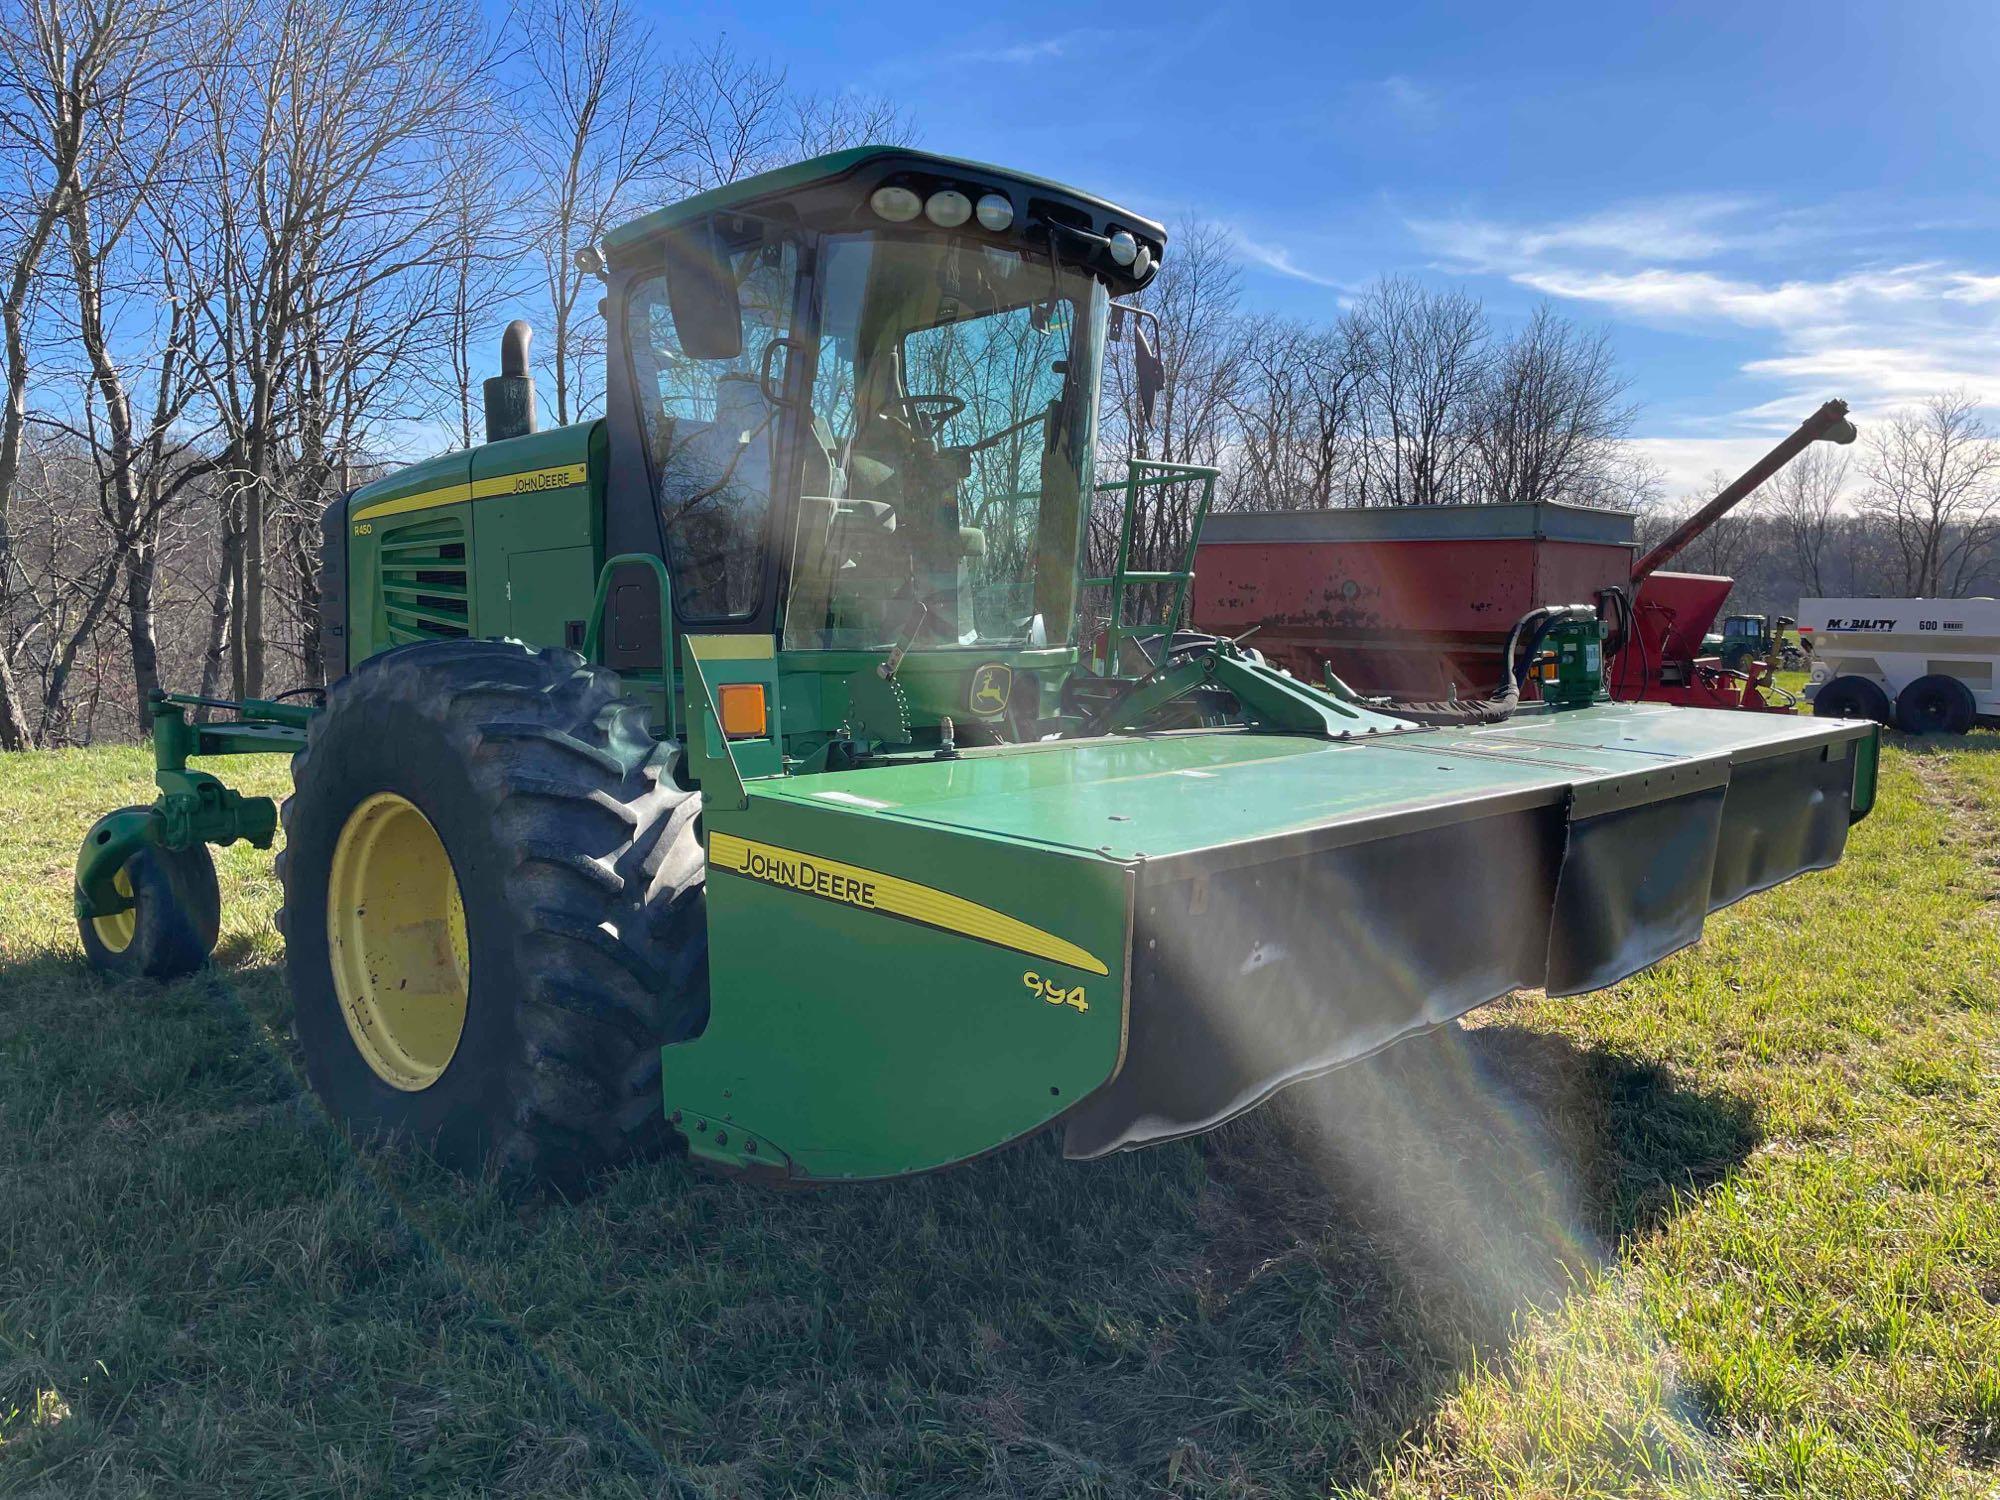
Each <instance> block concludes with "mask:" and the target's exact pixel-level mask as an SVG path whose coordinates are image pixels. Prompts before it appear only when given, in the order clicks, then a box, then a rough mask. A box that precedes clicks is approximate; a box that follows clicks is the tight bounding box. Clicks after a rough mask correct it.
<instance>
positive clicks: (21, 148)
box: [0, 0, 132, 750]
mask: <svg viewBox="0 0 2000 1500" xmlns="http://www.w3.org/2000/svg"><path fill="white" fill-rule="evenodd" d="M131 9H132V7H129V6H127V5H125V4H122V3H119V0H108V3H99V4H96V5H92V4H88V3H86V4H82V5H74V6H72V5H68V4H65V3H63V0H13V3H10V4H9V5H8V6H7V8H6V9H5V11H4V12H0V97H4V100H5V106H4V109H0V152H4V156H0V161H4V163H5V170H6V180H7V187H6V189H5V191H6V197H5V198H4V199H0V213H4V231H5V234H6V260H5V262H4V265H0V276H4V286H0V335H4V342H5V360H6V369H5V376H6V382H7V399H6V406H5V408H4V411H0V604H4V603H5V602H6V601H7V600H8V598H9V597H10V594H11V591H12V588H13V584H14V580H15V576H16V569H17V560H16V558H15V556H14V549H13V540H12V529H11V526H10V511H11V509H12V505H13V501H14V494H15V487H16V485H17V483H18V482H19V478H20V472H21V453H22V442H23V438H24V435H25V432H26V428H27V421H28V412H29V391H30V387H31V383H32V378H33V373H34V367H33V362H32V359H31V357H30V336H31V324H32V321H33V314H34V309H35V298H36V295H37V293H38V292H39V291H40V290H41V287H40V282H39V279H38V278H39V276H40V274H41V271H42V263H43V258H44V257H45V256H46V255H47V254H48V252H49V249H50V246H51V244H52V243H53V242H55V240H56V238H57V235H58V232H59V230H60V229H61V227H62V225H63V223H64V221H65V219H66V217H67V215H68V213H69V210H70V205H71V204H72V202H73V201H74V199H75V197H76V190H77V178H78V174H79V172H80V171H81V165H82V161H83V157H84V153H85V150H86V139H87V136H88V133H89V130H90V124H89V121H90V119H91V117H92V115H93V114H94V113H95V112H96V110H97V108H98V107H99V104H100V102H101V101H102V99H103V98H104V96H105V94H106V93H107V92H114V93H115V92H116V91H117V76H118V75H117V69H118V66H119V63H120V61H121V59H122V57H123V55H124V52H125V49H126V45H127V41H128V24H127V18H128V14H129V12H130V10H131ZM29 743H30V731H29V728H28V721H27V716H26V712H25V709H24V706H23V704H22V702H21V694H20V688H19V684H18V683H17V681H16V680H15V675H14V664H13V661H12V658H11V654H10V653H9V651H7V650H6V649H5V642H0V749H8V750H19V749H22V748H24V747H25V746H26V745H27V744H29Z"/></svg>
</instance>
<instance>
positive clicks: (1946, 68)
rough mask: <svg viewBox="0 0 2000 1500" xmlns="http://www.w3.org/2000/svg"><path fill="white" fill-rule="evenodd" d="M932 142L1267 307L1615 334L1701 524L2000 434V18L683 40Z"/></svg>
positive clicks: (1680, 13) (1724, 17)
mask: <svg viewBox="0 0 2000 1500" xmlns="http://www.w3.org/2000/svg"><path fill="white" fill-rule="evenodd" d="M656 19H657V22H658V24H659V25H660V27H661V29H662V31H663V32H665V33H666V34H667V36H668V37H670V38H676V39H679V38H685V39H689V40H699V39H703V38H705V37H707V36H711V35H713V34H714V33H716V32H718V31H720V32H727V33H728V35H729V36H730V38H731V39H732V40H733V41H734V42H736V43H737V44H738V45H739V46H740V47H741V48H742V49H743V50H744V51H746V52H749V53H752V54H757V55H763V56H768V57H769V58H770V60H772V61H773V62H780V63H783V64H785V65H786V66H788V67H789V69H790V71H791V74H792V77H793V79H794V80H795V82H797V83H799V84H802V85H805V86H807V87H810V88H813V89H821V90H833V89H840V88H859V89H861V90H864V91H867V92H872V93H879V94H885V95H888V96H890V97H891V98H893V99H895V100H897V101H898V102H900V103H902V104H904V105H905V106H907V107H908V108H909V109H910V110H911V111H912V112H913V113H914V114H915V116H916V119H917V123H918V127H919V130H920V132H921V138H922V141H923V143H924V144H925V145H926V146H928V147H930V148H932V149H934V150H940V151H945V152H948V153H951V154H954V155H965V156H972V157H976V158H981V159H984V160H989V161H995V162H1001V163H1005V164H1007V165H1010V166H1018V167H1021V168H1024V169H1026V170H1030V171H1035V172H1040V173H1043V174H1045V175H1048V176H1053V177H1059V178H1062V179H1065V180H1068V181H1071V182H1074V183H1076V184H1078V185H1079V186H1083V187H1088V188H1090V189H1092V190H1095V191H1100V192H1103V193H1105V194H1107V195H1108V196H1111V197H1113V198H1115V199H1118V200H1119V201H1122V202H1125V203H1128V204H1129V205H1130V206H1131V207H1132V208H1134V209H1135V210H1137V211H1140V212H1145V213H1149V214H1151V215H1153V216H1155V217H1158V218H1164V219H1171V218H1173V217H1175V216H1176V215H1179V214H1182V213H1195V214H1198V215H1200V216H1202V217H1204V218H1208V219H1212V220H1214V221H1216V222H1218V223H1220V224H1223V225H1225V226H1227V227H1228V228H1229V229H1230V230H1231V231H1232V232H1233V233H1234V234H1235V235H1236V236H1237V237H1238V239H1239V242H1240V244H1241V246H1242V248H1243V252H1244V260H1245V277H1244V293H1245V301H1246V304H1247V305H1249V306H1253V307H1260V308H1272V309H1278V310H1283V311H1287V312H1293V313H1298V314H1302V315H1313V316H1328V317H1331V316H1333V315H1335V314H1336V313H1337V311H1338V309H1339V306H1340V303H1341V299H1342V298H1343V297H1347V296H1351V295H1352V294H1353V292H1354V290H1355V289H1357V288H1358V287H1361V286H1363V285H1365V284H1366V283H1367V282H1368V281H1370V280H1372V279H1373V278H1374V277H1375V276H1377V275H1379V274H1381V273H1384V272H1401V273H1409V274H1414V275H1419V276H1422V277H1425V278H1434V279H1456V280H1459V281H1461V282H1462V283H1463V284H1464V285H1465V286H1466V287H1467V288H1468V289H1470V290H1471V291H1473V292H1475V293H1476V294H1477V295H1478V296H1480V297H1481V298H1482V299H1483V300H1484V301H1485V302H1486V305H1487V306H1488V308H1489V309H1490V310H1491V311H1492V312H1493V314H1494V315H1495V318H1496V320H1499V321H1501V322H1503V323H1504V322H1505V321H1507V320H1509V319H1511V318H1514V317H1516V316H1518V315H1520V314H1521V313H1522V312H1523V311H1524V310H1525V309H1527V308H1528V307H1530V306H1532V305H1533V303H1534V302H1535V301H1536V300H1537V299H1538V298H1541V297H1544V296H1546V297H1549V298H1550V299H1552V300H1553V301H1554V302H1555V303H1556V304H1557V305H1558V307H1559V308H1560V309H1561V310H1562V311H1563V312H1564V313H1566V314H1567V315H1569V316H1571V317H1574V318H1576V319H1578V320H1579V321H1582V322H1585V323H1588V324H1603V325H1605V326H1608V327H1610V328H1611V329H1612V331H1613V335H1614V338H1615V341H1616V344H1617V348H1618V350H1619V354H1620V358H1621V364H1622V366H1623V368H1624V370H1625V372H1626V374H1627V375H1628V376H1629V378H1630V379H1631V382H1632V386H1633V393H1634V395H1635V396H1636V397H1637V398H1638V399H1639V400H1640V401H1641V402H1642V403H1643V410H1642V412H1641V416H1640V419H1639V423H1638V426H1637V428H1636V433H1637V435H1638V436H1639V438H1640V439H1641V440H1642V441H1643V442H1644V443H1645V444H1646V446H1647V449H1648V451H1649V452H1650V453H1651V454H1652V456H1653V457H1654V458H1655V459H1656V460H1657V461H1658V462H1659V463H1660V464H1661V465H1662V467H1663V468H1664V469H1665V471H1666V473H1667V475H1668V478H1669V483H1670V487H1671V488H1672V489H1673V490H1674V491H1675V492H1679V491H1680V490H1682V489H1686V488H1689V487H1691V486H1693V485H1695V484H1696V483H1697V482H1698V481H1699V479H1700V477H1701V476H1702V475H1703V474H1704V473H1706V472H1707V471H1708V470H1709V469H1711V468H1713V467H1715V466H1717V465H1723V466H1726V467H1728V468H1730V469H1731V470H1732V471H1733V470H1734V469H1737V468H1740V467H1742V466H1743V465H1744V464H1745V463H1747V462H1748V461H1749V460H1750V459H1751V458H1753V457H1754V456H1755V455H1756V454H1757V453H1758V452H1760V451H1762V449H1763V448H1764V447H1766V446H1768V445H1769V443H1770V442H1771V441H1772V440H1773V438H1774V436H1775V435H1777V434H1781V433H1782V432H1784V431H1786V430H1789V428H1790V427H1791V425H1792V424H1793V423H1794V422H1796V421H1797V420H1798V419H1799V418H1801V417H1803V416H1805V415H1806V414H1807V413H1808V412H1809V411H1811V410H1812V408H1813V407H1814V406H1815V405H1817V404H1818V403H1819V402H1820V401H1821V400H1823V399H1825V397H1827V396H1829V395H1840V396H1845V397H1846V398H1847V399H1848V400H1849V401H1851V402H1852V403H1853V404H1854V407H1855V411H1856V414H1857V416H1859V417H1860V418H1861V419H1862V420H1863V421H1864V422H1865V421H1866V420H1867V418H1868V417H1869V415H1871V414H1877V415H1879V414H1881V413H1883V412H1884V411H1886V410H1888V409H1890V408H1892V407H1893V406H1894V405H1895V404H1896V403H1898V402H1903V401H1908V400H1910V399H1912V398H1913V397H1916V396H1919V395H1922V394H1924V393H1926V392H1928V391H1931V390H1934V389H1939V388H1942V387H1946V386H1956V385H1964V386H1968V387H1970V388H1971V389H1972V390H1974V391H1975V392H1978V393H1981V394H1982V395H1984V396H1986V397H1987V398H1989V399H1990V400H1992V401H1993V402H1995V403H1996V404H2000V236H1996V234H1995V230H1996V228H2000V191H1996V187H1995V184H1994V181H1993V167H1994V158H1995V154H1996V152H2000V81H1996V78H1995V69H1996V64H2000V4H1995V3H1992V0H1986V3H1971V0H1966V3H1956V0H1954V3H1922V4H1904V5H1890V6H1883V5H1869V6H1858V5H1849V6H1842V5H1838V4H1817V5H1808V4H1798V3H1789V0H1787V3H1779V4H1772V3H1747V0H1746V3H1737V4H1712V3H1700V4H1687V3H1682V4H1676V5H1673V6H1670V7H1669V6H1644V7H1642V6H1636V5H1621V4H1616V3H1549V4H1518V3H1517V4H1512V5H1505V6H1496V5H1491V4H1482V5H1471V4H1464V5H1437V4H1425V3H1410V0H1402V3H1389V4H1370V5H1365V6H1364V5H1345V4H1331V5H1319V6H1303V5H1302V6H1296V7H1269V6H1266V7H1255V6H1253V7H1246V8H1240V9H1226V8H1217V7H1212V6H1202V5H1185V4H1172V3H1155V4H1145V5H1140V4H1131V5H1125V6H1117V7H1110V6H1104V7H1096V6H1078V5H1065V6H1060V7H1058V6H1042V5H1031V4H1024V3H1021V0H995V3H993V4H989V5H986V6H969V5H968V6H953V7H949V8H947V7H943V6H939V5H936V4H934V3H933V4H906V3H903V0H876V3H872V4H867V5H817V6H813V7H810V8H800V7H791V6H784V5H768V4H767V5H764V6H759V7H755V8H750V7H741V8H737V7H729V6H721V5H710V6H702V7H695V8H686V9H683V8H679V7H675V8H669V7H667V6H665V5H659V6H658V9H657V11H656Z"/></svg>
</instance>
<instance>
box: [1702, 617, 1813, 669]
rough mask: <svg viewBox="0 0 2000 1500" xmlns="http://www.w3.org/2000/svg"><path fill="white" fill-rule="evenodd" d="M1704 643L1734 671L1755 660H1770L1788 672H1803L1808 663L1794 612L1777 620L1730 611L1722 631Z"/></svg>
mask: <svg viewBox="0 0 2000 1500" xmlns="http://www.w3.org/2000/svg"><path fill="white" fill-rule="evenodd" d="M1702 644H1703V646H1704V648H1706V649H1708V650H1709V651H1710V653H1711V654H1712V655H1715V656H1719V657H1721V658H1722V664H1723V665H1724V666H1725V667H1727V668H1729V669H1730V670H1731V671H1732V672H1741V671H1743V670H1744V669H1745V668H1747V667H1748V666H1749V665H1750V663H1751V662H1753V661H1767V662H1769V663H1770V664H1771V665H1772V666H1774V667H1776V668H1778V669H1779V670H1780V671H1785V672H1802V671H1804V670H1805V669H1806V666H1807V665H1808V663H1807V660H1806V653H1805V647H1804V644H1803V642H1802V641H1801V638H1800V637H1799V634H1798V621H1796V620H1794V619H1793V618H1792V617H1791V616H1790V615H1779V616H1778V617H1777V618H1776V619H1775V620H1773V619H1772V618H1771V617H1770V616H1769V615H1728V616H1725V617H1724V619H1723V621H1722V631H1721V633H1720V634H1718V635H1715V636H1712V637H1710V638H1709V639H1708V640H1706V641H1704V642H1703V643H1702Z"/></svg>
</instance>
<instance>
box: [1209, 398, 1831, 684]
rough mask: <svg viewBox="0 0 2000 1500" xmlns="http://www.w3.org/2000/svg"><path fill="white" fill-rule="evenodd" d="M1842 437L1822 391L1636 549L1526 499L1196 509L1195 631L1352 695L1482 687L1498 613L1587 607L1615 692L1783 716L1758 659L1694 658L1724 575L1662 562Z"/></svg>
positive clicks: (1497, 638) (1593, 523)
mask: <svg viewBox="0 0 2000 1500" xmlns="http://www.w3.org/2000/svg"><path fill="white" fill-rule="evenodd" d="M1822 439H1823V440H1826V441H1830V442H1837V443H1850V442H1852V441H1854V427H1853V424H1852V423H1851V422H1849V421H1848V420H1847V406H1846V403H1845V402H1841V401H1829V402H1827V403H1826V404H1825V405H1824V406H1822V407H1821V408H1820V409H1819V410H1818V411H1817V412H1815V413H1814V414H1813V415H1812V416H1811V417H1809V418H1807V419H1806V420H1805V421H1804V422H1802V423H1801V424H1800V425H1799V427H1798V429H1797V430H1796V431H1795V432H1793V433H1792V434H1791V435H1790V436H1789V437H1787V438H1786V439H1785V440H1784V441H1783V442H1781V443H1779V444H1778V445H1777V447H1775V448H1773V449H1772V450H1771V451H1770V452H1769V453H1767V454H1765V455H1764V457H1763V458H1761V459H1760V460H1758V462H1757V463H1756V464H1754V465H1753V466H1752V467H1751V468H1750V469H1749V470H1747V471H1746V472H1745V473H1744V474H1743V475H1742V477H1741V478H1739V479H1737V480H1736V482H1735V483H1734V484H1731V485H1730V486H1729V487H1728V488H1727V489H1725V490H1723V491H1722V493H1721V494H1719V495H1717V496H1716V497H1715V498H1714V499H1713V500H1711V501H1709V502H1708V503H1707V504H1706V505H1704V506H1703V507H1702V508H1701V509H1700V510H1698V511H1696V512H1695V513H1694V515H1692V516H1690V517H1689V518H1688V519H1687V520H1686V521H1685V522H1684V523H1682V524H1681V525H1680V526H1679V527H1677V528H1676V529H1675V530H1674V533H1673V534H1672V535H1671V536H1669V537H1668V538H1666V540H1665V541H1663V542H1661V543H1660V544H1659V545H1658V546H1657V547H1655V548H1653V549H1652V551H1650V552H1648V553H1647V554H1646V555H1645V556H1644V557H1641V558H1638V559H1637V560H1636V561H1635V560H1634V557H1633V554H1634V553H1635V552H1636V551H1637V550H1638V548H1637V544H1636V542H1635V541H1634V537H1633V518H1632V516H1631V515H1630V514H1629V513H1627V512H1621V511H1607V510H1592V509H1587V508H1584V507H1581V506H1574V505H1561V504H1556V503H1553V502H1545V503H1541V504H1534V505H1473V506H1390V507H1379V508H1376V509H1370V510H1328V511H1270V512H1239V513H1234V514H1229V515H1219V516H1211V517H1210V518H1209V520H1208V523H1207V525H1206V526H1205V527H1204V528H1203V529H1202V533H1201V544H1200V546H1199V548H1198V549H1197V551H1196V553H1195V563H1194V569H1195V580H1194V608H1193V618H1194V623H1195V625H1196V626H1197V627H1198V628H1199V629H1202V630H1206V631H1212V632H1214V633H1215V634H1217V635H1223V636H1240V635H1242V634H1244V633H1245V632H1246V631H1249V630H1251V629H1253V628H1254V629H1255V630H1256V631H1257V638H1256V645H1257V647H1258V649H1259V650H1261V651H1262V652H1263V653H1264V654H1265V655H1266V656H1267V657H1269V658H1270V659H1271V660H1272V661H1274V662H1276V663H1277V664H1278V665H1280V666H1282V667H1284V668H1286V669H1287V670H1288V671H1290V672H1292V673H1293V674H1294V675H1295V676H1299V677H1306V678H1311V679H1314V680H1317V679H1318V678H1319V677H1320V676H1321V675H1322V674H1323V673H1324V672H1325V671H1327V670H1328V669H1329V668H1330V669H1331V670H1332V671H1333V672H1334V673H1336V674H1337V675H1338V676H1339V677H1340V678H1341V679H1342V680H1343V681H1344V682H1346V683H1347V684H1348V685H1349V686H1351V687H1353V688H1354V689H1355V690H1356V691H1357V692H1360V693H1364V694H1368V695H1371V696H1372V695H1375V694H1388V695H1390V696H1392V697H1396V698H1404V699H1420V700H1432V699H1439V698H1445V697H1448V696H1453V695H1457V696H1472V697H1477V696H1481V695H1483V694H1485V693H1486V692H1487V691H1488V690H1489V689H1490V688H1491V687H1492V684H1493V682H1494V680H1495V678H1496V677H1497V676H1498V668H1499V658H1500V653H1501V651H1502V649H1503V648H1504V647H1505V645H1506V641H1507V636H1508V632H1509V631H1510V630H1512V629H1513V626H1514V622H1515V621H1516V620H1518V619H1520V618H1521V617H1522V616H1523V615H1524V614H1526V613H1527V612H1528V611H1529V610H1531V609H1534V608H1536V607H1537V606H1539V605H1544V604H1572V603H1592V602H1594V603H1596V605H1597V607H1598V609H1599V611H1600V613H1602V614H1603V615H1604V616H1605V619H1606V624H1607V639H1606V646H1605V650H1606V653H1607V661H1606V664H1605V682H1606V685H1607V686H1608V687H1609V688H1610V690H1611V695H1612V696H1613V697H1614V698H1618V699H1621V700H1628V701H1630V700H1642V699H1643V700H1649V701H1653V702H1662V703H1679V704H1686V705H1692V706H1695V707H1701V708H1736V709H1752V710H1775V711H1783V712H1789V711H1790V710H1791V709H1792V707H1793V703H1792V701H1791V698H1790V695H1789V694H1786V693H1783V692H1782V691H1780V690H1778V689H1776V687H1775V685H1774V684H1773V682H1772V672H1773V668H1772V665H1771V663H1769V662H1750V663H1748V664H1747V665H1746V667H1745V668H1744V670H1741V671H1737V670H1732V669H1730V668H1728V667H1725V666H1724V665H1723V664H1722V661H1721V660H1720V659H1719V658H1717V657H1712V656H1703V655H1702V654H1701V652H1702V638H1703V637H1704V636H1705V635H1706V634H1707V633H1708V631H1709V628H1710V627H1711V626H1712V625H1713V624H1714V623H1715V618H1716V615H1717V614H1718V613H1719V612H1720V611H1721V609H1722V605H1723V601H1724V600H1726V599H1727V598H1728V597H1729V590H1730V587H1731V585H1732V582H1733V580H1731V579H1728V578H1718V577H1713V576H1710V575H1707V574H1701V573H1667V572H1662V571H1660V569H1661V566H1662V565H1663V564H1664V563H1666V562H1668V561H1670V560H1671V559H1672V558H1673V557H1674V556H1676V555H1677V554H1678V553H1679V552H1680V551H1681V550H1682V549H1683V548H1685V547H1686V546H1687V545H1688V543H1689V542H1691V541H1693V540H1694V539H1695V538H1696V537H1697V536H1699V535H1700V534H1701V533H1702V532H1703V531H1705V530H1707V529H1708V528H1709V527H1710V526H1712V525H1713V524H1714V523H1715V522H1716V521H1717V520H1718V519H1719V518H1720V517H1722V516H1723V515H1725V514H1726V513H1727V512H1728V511H1729V510H1730V509H1732V508H1733V507H1734V506H1736V505H1738V504H1739V503H1741V502H1742V501H1743V500H1744V499H1745V498H1747V497H1748V496H1749V495H1750V494H1752V493H1753V492H1754V491H1755V490H1756V489H1757V487H1758V486H1759V485H1761V484H1762V483H1763V482H1764V481H1765V480H1767V479H1769V478H1770V477H1771V476H1772V475H1773V474H1775V473H1777V472H1778V470H1779V469H1781V468H1783V467H1784V466H1785V465H1786V464H1787V463H1789V462H1791V460H1792V459H1793V458H1794V457H1796V456H1797V455H1798V454H1799V453H1800V452H1802V451H1804V449H1805V448H1806V447H1807V445H1809V444H1810V443H1813V442H1815V441H1818V440H1822Z"/></svg>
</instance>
